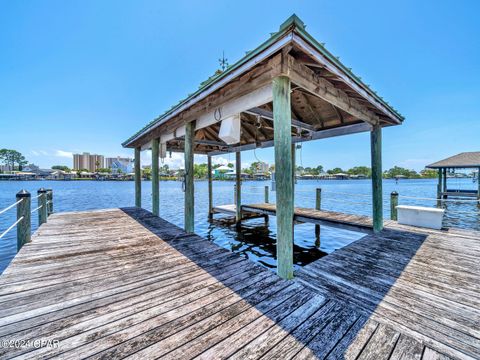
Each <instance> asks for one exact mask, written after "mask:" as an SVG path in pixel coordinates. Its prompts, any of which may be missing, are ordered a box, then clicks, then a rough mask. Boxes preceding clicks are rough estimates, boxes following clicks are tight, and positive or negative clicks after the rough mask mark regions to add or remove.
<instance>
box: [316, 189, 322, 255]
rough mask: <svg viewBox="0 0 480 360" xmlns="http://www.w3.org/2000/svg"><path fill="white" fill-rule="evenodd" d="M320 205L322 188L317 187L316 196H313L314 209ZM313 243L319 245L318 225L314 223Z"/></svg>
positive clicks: (318, 208) (317, 208)
mask: <svg viewBox="0 0 480 360" xmlns="http://www.w3.org/2000/svg"><path fill="white" fill-rule="evenodd" d="M321 206H322V188H317V191H316V198H315V209H316V210H320V208H321ZM315 239H316V241H315V245H316V246H317V247H318V246H320V225H319V224H315Z"/></svg>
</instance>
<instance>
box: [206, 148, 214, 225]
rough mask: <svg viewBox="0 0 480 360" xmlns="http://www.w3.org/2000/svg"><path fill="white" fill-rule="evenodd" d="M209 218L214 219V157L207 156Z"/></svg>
mask: <svg viewBox="0 0 480 360" xmlns="http://www.w3.org/2000/svg"><path fill="white" fill-rule="evenodd" d="M207 179H208V220H210V221H211V220H213V187H212V157H211V156H208V157H207Z"/></svg>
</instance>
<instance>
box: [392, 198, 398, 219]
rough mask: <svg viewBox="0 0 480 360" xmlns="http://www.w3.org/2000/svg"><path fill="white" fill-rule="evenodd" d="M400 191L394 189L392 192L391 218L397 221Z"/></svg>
mask: <svg viewBox="0 0 480 360" xmlns="http://www.w3.org/2000/svg"><path fill="white" fill-rule="evenodd" d="M397 206H398V193H397V192H396V191H392V193H391V194H390V219H392V220H395V221H397V220H398V210H397Z"/></svg>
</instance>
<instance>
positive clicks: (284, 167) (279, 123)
mask: <svg viewBox="0 0 480 360" xmlns="http://www.w3.org/2000/svg"><path fill="white" fill-rule="evenodd" d="M290 92H291V85H290V79H289V78H288V77H286V76H278V77H275V78H274V79H273V86H272V93H273V124H274V125H273V133H274V147H275V181H276V191H277V201H276V202H277V213H276V215H277V216H276V219H277V273H278V275H279V276H280V277H281V278H284V279H291V278H293V176H292V173H293V170H292V109H291V103H290V101H291V100H290Z"/></svg>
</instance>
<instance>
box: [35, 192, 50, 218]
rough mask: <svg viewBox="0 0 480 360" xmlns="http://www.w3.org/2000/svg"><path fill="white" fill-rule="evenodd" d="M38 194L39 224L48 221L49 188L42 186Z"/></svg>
mask: <svg viewBox="0 0 480 360" xmlns="http://www.w3.org/2000/svg"><path fill="white" fill-rule="evenodd" d="M37 194H38V198H37V199H38V226H40V225H42V224H44V223H46V222H47V216H48V209H47V190H46V189H44V188H40V189H38V191H37Z"/></svg>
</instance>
